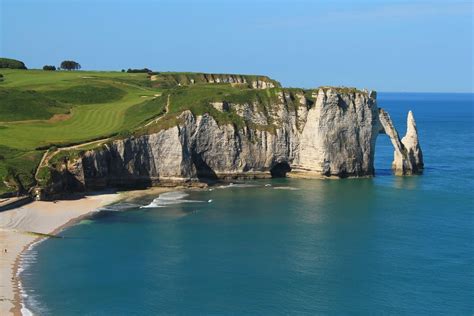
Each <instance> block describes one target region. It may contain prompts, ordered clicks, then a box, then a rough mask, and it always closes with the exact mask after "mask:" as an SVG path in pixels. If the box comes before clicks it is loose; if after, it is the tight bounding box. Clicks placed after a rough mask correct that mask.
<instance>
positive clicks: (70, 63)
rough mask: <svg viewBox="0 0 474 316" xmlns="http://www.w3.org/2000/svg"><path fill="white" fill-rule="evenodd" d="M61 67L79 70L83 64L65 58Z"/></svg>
mask: <svg viewBox="0 0 474 316" xmlns="http://www.w3.org/2000/svg"><path fill="white" fill-rule="evenodd" d="M61 68H62V69H66V70H78V69H81V65H79V63H77V62H75V61H73V60H64V61H63V62H62V63H61Z"/></svg>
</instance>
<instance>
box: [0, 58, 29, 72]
mask: <svg viewBox="0 0 474 316" xmlns="http://www.w3.org/2000/svg"><path fill="white" fill-rule="evenodd" d="M0 68H10V69H27V68H26V66H25V63H23V62H22V61H19V60H16V59H11V58H0Z"/></svg>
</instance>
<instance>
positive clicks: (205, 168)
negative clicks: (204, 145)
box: [192, 152, 218, 184]
mask: <svg viewBox="0 0 474 316" xmlns="http://www.w3.org/2000/svg"><path fill="white" fill-rule="evenodd" d="M192 159H193V164H194V167H195V168H196V175H197V178H198V179H199V181H200V182H203V183H208V184H211V183H216V182H217V181H218V177H217V174H216V173H215V172H214V170H212V168H211V167H209V165H208V164H207V163H206V162H205V161H204V160H203V159H202V157H201V156H200V155H199V154H197V153H195V152H193V154H192Z"/></svg>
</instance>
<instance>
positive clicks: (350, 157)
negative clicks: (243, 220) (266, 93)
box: [52, 89, 422, 191]
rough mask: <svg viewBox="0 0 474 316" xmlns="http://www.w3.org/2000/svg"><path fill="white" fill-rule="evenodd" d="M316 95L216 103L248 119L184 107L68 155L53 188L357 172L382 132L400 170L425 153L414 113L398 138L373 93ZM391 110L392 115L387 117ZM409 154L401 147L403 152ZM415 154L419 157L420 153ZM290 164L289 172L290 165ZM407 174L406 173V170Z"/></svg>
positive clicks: (370, 159) (365, 171)
mask: <svg viewBox="0 0 474 316" xmlns="http://www.w3.org/2000/svg"><path fill="white" fill-rule="evenodd" d="M314 97H315V100H314V101H310V100H308V99H307V98H306V97H305V96H304V95H303V94H302V93H296V94H294V95H290V94H289V93H287V92H285V91H284V90H283V91H282V92H279V93H278V98H277V99H278V101H276V102H275V103H274V104H271V106H269V107H266V108H265V109H264V110H262V107H261V104H259V103H258V102H255V101H253V102H249V103H239V104H232V103H226V102H213V103H211V104H210V106H212V107H214V108H215V109H217V110H218V111H220V112H233V113H236V114H237V115H239V116H240V117H241V118H243V120H244V121H245V126H243V127H237V125H234V124H221V125H219V124H218V123H217V121H216V120H215V118H214V117H212V116H211V115H209V114H207V113H206V114H204V115H200V116H194V115H193V114H192V113H191V112H190V111H184V112H182V113H181V114H180V115H179V116H178V119H177V122H178V123H177V125H176V126H174V127H171V128H168V129H166V130H161V131H159V132H157V133H154V134H151V135H143V136H138V137H130V138H126V139H122V140H115V141H113V142H110V143H108V144H106V145H105V146H103V147H102V148H100V149H95V150H89V151H87V152H85V153H84V154H83V155H81V156H80V157H79V158H77V159H75V160H74V161H64V164H63V166H62V167H61V168H59V170H57V169H58V168H56V170H55V172H56V176H55V177H53V186H52V187H54V189H53V191H61V190H64V189H73V190H78V189H86V188H100V187H105V186H117V185H119V186H126V185H129V186H137V185H154V184H166V183H169V182H172V183H176V182H189V181H203V180H209V179H222V178H239V177H245V178H254V177H270V176H283V175H285V174H287V173H288V172H289V173H288V175H290V176H299V177H323V176H326V177H328V176H335V177H359V176H372V175H373V174H374V153H375V141H376V138H377V135H378V134H379V132H380V131H381V130H382V131H385V133H387V134H388V135H389V136H390V137H391V139H392V142H393V144H394V147H395V153H396V154H395V161H394V168H395V171H397V170H398V160H399V159H398V158H397V157H398V156H397V155H401V157H402V160H403V161H405V160H409V161H412V160H413V161H414V163H410V164H407V163H405V162H404V167H403V168H404V169H403V170H405V171H406V170H409V169H410V168H411V170H413V171H414V172H413V173H415V170H417V169H416V168H418V167H419V166H420V164H421V166H422V157H421V150H420V148H419V144H418V140H417V137H415V136H416V127H415V125H414V120H413V117H412V115H411V114H410V115H409V121H410V122H412V123H410V125H409V127H408V130H409V132H408V133H407V136H406V137H405V138H404V140H403V141H400V140H399V138H398V133H397V132H396V130H395V128H394V127H393V124H392V123H391V120H390V119H389V117H388V115H386V112H384V111H383V110H381V109H380V114H379V108H378V107H377V102H376V94H375V93H366V92H351V93H346V92H339V91H337V90H334V89H326V90H324V89H320V90H319V91H318V93H317V95H314ZM379 117H380V119H379ZM387 117H388V120H387ZM405 152H406V153H408V154H404V153H405ZM417 159H418V160H417ZM290 170H291V171H290ZM403 174H408V172H404V173H403Z"/></svg>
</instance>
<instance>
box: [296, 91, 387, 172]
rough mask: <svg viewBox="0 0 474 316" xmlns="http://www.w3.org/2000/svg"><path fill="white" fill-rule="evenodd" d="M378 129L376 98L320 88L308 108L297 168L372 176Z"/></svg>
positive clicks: (300, 169) (309, 170) (308, 170)
mask: <svg viewBox="0 0 474 316" xmlns="http://www.w3.org/2000/svg"><path fill="white" fill-rule="evenodd" d="M378 132H379V127H378V108H377V104H376V102H375V98H372V97H369V96H368V95H367V94H364V93H359V94H356V96H355V97H352V96H351V95H347V94H338V93H336V92H335V91H333V90H331V89H329V90H327V91H326V92H324V91H323V90H320V91H319V93H318V96H317V99H316V104H315V106H314V107H312V108H311V109H310V110H309V111H308V116H307V120H306V124H305V126H304V129H303V132H302V134H301V137H300V150H299V152H298V160H297V166H296V168H297V169H299V171H307V172H311V173H315V174H318V175H325V176H332V175H335V176H340V177H344V176H366V175H372V174H373V173H374V168H373V162H374V153H375V141H376V139H377V135H378Z"/></svg>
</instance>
